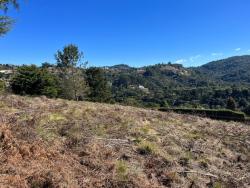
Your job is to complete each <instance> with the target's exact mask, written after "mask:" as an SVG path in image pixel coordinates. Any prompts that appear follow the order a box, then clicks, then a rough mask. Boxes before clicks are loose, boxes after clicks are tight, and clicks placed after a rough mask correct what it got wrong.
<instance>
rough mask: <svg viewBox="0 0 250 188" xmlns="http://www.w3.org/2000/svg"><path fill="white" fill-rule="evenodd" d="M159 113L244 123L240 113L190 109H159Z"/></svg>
mask: <svg viewBox="0 0 250 188" xmlns="http://www.w3.org/2000/svg"><path fill="white" fill-rule="evenodd" d="M160 110H161V111H174V112H178V113H183V114H193V115H201V116H206V117H210V118H214V119H221V120H235V121H245V120H246V116H245V114H244V113H242V112H235V111H232V110H223V109H220V110H211V109H192V108H160Z"/></svg>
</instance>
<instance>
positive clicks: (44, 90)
mask: <svg viewBox="0 0 250 188" xmlns="http://www.w3.org/2000/svg"><path fill="white" fill-rule="evenodd" d="M10 85H11V89H12V91H13V92H14V93H15V94H21V95H25V94H28V95H46V96H48V97H57V95H58V88H57V80H56V78H55V77H54V76H53V75H52V74H50V73H49V72H48V71H47V70H45V69H41V68H38V67H36V66H35V65H31V66H22V67H19V68H18V69H17V72H16V74H15V75H14V77H13V78H12V80H11V84H10Z"/></svg>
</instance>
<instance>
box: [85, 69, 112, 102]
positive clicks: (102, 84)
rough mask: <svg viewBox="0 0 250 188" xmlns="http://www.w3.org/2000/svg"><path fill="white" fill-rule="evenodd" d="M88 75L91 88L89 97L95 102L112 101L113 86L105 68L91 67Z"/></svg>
mask: <svg viewBox="0 0 250 188" xmlns="http://www.w3.org/2000/svg"><path fill="white" fill-rule="evenodd" d="M86 77H87V83H88V85H89V88H90V94H89V99H90V100H91V101H95V102H110V100H111V88H110V86H109V84H108V81H107V79H106V78H105V76H104V72H103V70H102V69H100V68H96V67H92V68H89V69H88V70H87V71H86Z"/></svg>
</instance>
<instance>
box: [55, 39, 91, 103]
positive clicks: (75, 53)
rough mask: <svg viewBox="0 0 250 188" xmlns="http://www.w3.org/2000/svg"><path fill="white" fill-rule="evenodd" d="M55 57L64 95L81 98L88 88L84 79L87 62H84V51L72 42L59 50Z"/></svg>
mask: <svg viewBox="0 0 250 188" xmlns="http://www.w3.org/2000/svg"><path fill="white" fill-rule="evenodd" d="M55 58H56V60H57V67H59V68H60V70H61V73H60V78H61V79H60V80H61V87H62V95H63V97H64V98H67V99H74V100H79V99H82V98H83V97H84V95H85V91H86V89H87V86H86V82H85V79H84V69H85V67H86V65H87V62H83V52H81V51H80V50H79V48H78V47H77V46H76V45H74V44H70V45H67V46H65V47H64V48H63V50H62V51H60V50H58V51H57V53H56V55H55Z"/></svg>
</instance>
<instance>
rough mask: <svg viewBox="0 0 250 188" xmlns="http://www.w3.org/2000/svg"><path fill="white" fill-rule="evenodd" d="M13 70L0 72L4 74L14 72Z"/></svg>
mask: <svg viewBox="0 0 250 188" xmlns="http://www.w3.org/2000/svg"><path fill="white" fill-rule="evenodd" d="M13 72H14V71H13V70H0V73H2V74H13Z"/></svg>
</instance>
